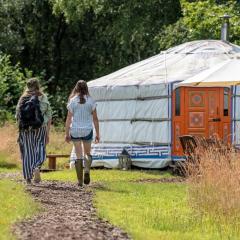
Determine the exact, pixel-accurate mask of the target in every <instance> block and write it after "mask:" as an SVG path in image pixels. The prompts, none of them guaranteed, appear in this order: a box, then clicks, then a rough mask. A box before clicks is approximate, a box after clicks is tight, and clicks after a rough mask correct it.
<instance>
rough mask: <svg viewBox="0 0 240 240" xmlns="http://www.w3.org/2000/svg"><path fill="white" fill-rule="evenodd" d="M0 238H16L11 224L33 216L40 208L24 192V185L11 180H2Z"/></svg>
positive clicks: (7, 239) (3, 239) (8, 239)
mask: <svg viewBox="0 0 240 240" xmlns="http://www.w3.org/2000/svg"><path fill="white" fill-rule="evenodd" d="M0 193H1V194H0V203H1V204H0V238H1V240H10V239H14V236H13V235H12V234H11V229H10V228H11V225H12V224H13V223H15V222H16V221H20V220H21V219H25V218H28V217H31V216H32V215H34V214H35V213H37V212H38V211H39V209H40V207H39V205H38V204H36V203H35V202H34V201H33V200H32V198H31V197H30V196H29V195H28V194H26V193H25V192H24V189H23V186H22V185H20V184H17V183H15V182H13V181H9V180H0Z"/></svg>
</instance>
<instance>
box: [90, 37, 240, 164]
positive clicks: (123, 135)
mask: <svg viewBox="0 0 240 240" xmlns="http://www.w3.org/2000/svg"><path fill="white" fill-rule="evenodd" d="M239 52H240V47H239V46H236V45H233V44H230V43H226V42H223V41H218V40H202V41H193V42H188V43H184V44H181V45H179V46H176V47H173V48H171V49H169V50H166V51H164V52H161V53H160V54H158V55H156V56H153V57H151V58H149V59H146V60H143V61H141V62H138V63H136V64H133V65H130V66H127V67H125V68H123V69H121V70H119V71H116V72H114V73H112V74H109V75H107V76H103V77H101V78H98V79H96V80H93V81H90V82H88V86H89V90H90V94H91V96H92V97H93V98H94V99H95V100H96V101H97V111H98V116H99V120H100V133H101V143H100V144H99V145H94V146H93V155H94V156H95V161H94V162H93V166H99V165H101V166H106V167H116V166H117V156H118V154H119V153H120V152H121V151H122V149H123V147H125V148H127V149H128V151H129V152H130V151H131V149H134V147H135V149H137V148H139V149H140V152H141V154H139V152H137V153H136V154H135V152H136V151H135V150H134V151H135V152H134V151H132V152H131V156H132V160H133V165H136V166H139V167H147V168H162V167H166V166H167V165H168V164H169V163H170V162H171V160H172V156H171V141H172V140H171V104H172V103H171V95H172V90H173V88H174V87H175V83H176V82H181V81H183V80H185V79H187V78H189V77H192V76H194V75H196V74H198V73H200V72H201V71H203V70H206V69H208V68H210V67H213V66H214V65H216V64H218V63H221V62H224V61H226V60H227V59H230V58H232V56H235V55H236V54H239ZM139 149H138V150H139Z"/></svg>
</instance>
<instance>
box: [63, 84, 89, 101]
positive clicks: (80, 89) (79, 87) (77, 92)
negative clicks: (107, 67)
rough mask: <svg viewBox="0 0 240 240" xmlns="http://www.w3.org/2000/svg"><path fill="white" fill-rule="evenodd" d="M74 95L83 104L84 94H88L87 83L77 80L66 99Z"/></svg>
mask: <svg viewBox="0 0 240 240" xmlns="http://www.w3.org/2000/svg"><path fill="white" fill-rule="evenodd" d="M74 96H79V98H80V102H79V103H80V104H84V103H85V102H86V100H85V98H84V96H89V91H88V86H87V83H86V82H85V81H84V80H79V81H78V82H77V84H76V86H75V87H74V88H73V90H72V92H71V94H70V96H69V99H68V100H70V98H72V97H74Z"/></svg>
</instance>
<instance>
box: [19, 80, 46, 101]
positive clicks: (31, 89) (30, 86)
mask: <svg viewBox="0 0 240 240" xmlns="http://www.w3.org/2000/svg"><path fill="white" fill-rule="evenodd" d="M31 95H36V96H42V95H43V92H42V91H41V86H40V83H39V81H38V79H37V78H30V79H28V80H27V84H26V89H25V91H24V92H23V94H22V96H21V98H22V97H26V96H31Z"/></svg>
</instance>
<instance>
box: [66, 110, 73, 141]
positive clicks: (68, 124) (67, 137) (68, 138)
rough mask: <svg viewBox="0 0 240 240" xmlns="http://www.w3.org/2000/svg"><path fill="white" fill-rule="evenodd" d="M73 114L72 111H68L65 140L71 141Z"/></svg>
mask: <svg viewBox="0 0 240 240" xmlns="http://www.w3.org/2000/svg"><path fill="white" fill-rule="evenodd" d="M72 116H73V114H72V113H71V112H70V111H68V114H67V119H66V123H65V140H66V142H70V124H71V122H72Z"/></svg>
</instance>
